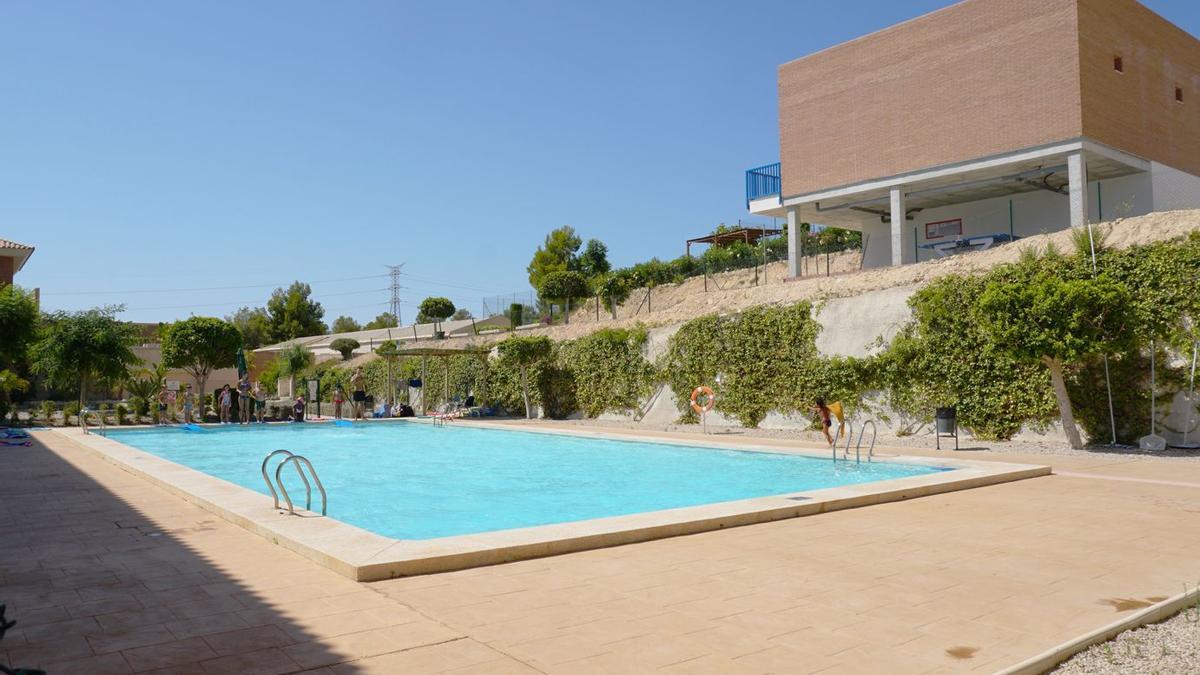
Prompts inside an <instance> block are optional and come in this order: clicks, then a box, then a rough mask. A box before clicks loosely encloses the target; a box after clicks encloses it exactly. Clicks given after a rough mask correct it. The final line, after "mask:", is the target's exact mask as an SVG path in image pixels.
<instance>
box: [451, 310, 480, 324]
mask: <svg viewBox="0 0 1200 675" xmlns="http://www.w3.org/2000/svg"><path fill="white" fill-rule="evenodd" d="M450 318H451V319H452V320H454V321H463V320H465V319H474V318H475V316H474V315H473V314H471V310H469V309H467V308H466V307H459V308H458V309H457V310H455V311H454V316H451V317H450Z"/></svg>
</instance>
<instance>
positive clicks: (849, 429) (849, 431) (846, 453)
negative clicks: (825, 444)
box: [833, 418, 854, 462]
mask: <svg viewBox="0 0 1200 675" xmlns="http://www.w3.org/2000/svg"><path fill="white" fill-rule="evenodd" d="M843 428H844V429H845V430H846V449H845V450H843V451H842V458H843V459H847V458H849V457H850V439H852V438H853V437H854V425H853V424H851V422H850V419H849V418H846V419H844V420H842V423H841V424H840V425H838V433H841V431H842V429H843ZM833 461H835V462H836V461H837V443H836V442H835V443H834V444H833Z"/></svg>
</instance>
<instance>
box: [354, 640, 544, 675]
mask: <svg viewBox="0 0 1200 675" xmlns="http://www.w3.org/2000/svg"><path fill="white" fill-rule="evenodd" d="M506 661H507V662H512V659H509V658H507V657H505V656H504V655H503V654H501V653H500V652H497V651H495V650H494V649H490V648H488V647H487V646H485V645H483V644H481V643H479V642H477V641H475V640H472V639H470V638H461V639H456V640H452V641H448V642H443V643H440V644H436V645H430V646H426V647H414V648H411V649H405V650H403V651H397V652H393V653H390V654H384V655H381V656H374V657H370V658H365V659H361V660H359V661H354V662H353V663H346V664H342V665H340V666H335V667H334V668H333V670H334V672H336V673H342V674H344V675H360V674H368V673H379V674H380V675H391V674H392V673H440V672H443V671H450V670H453V671H454V672H460V671H462V670H463V669H469V668H474V667H476V666H478V667H481V668H483V667H484V666H489V667H488V668H486V669H482V670H479V671H477V672H498V671H501V670H502V668H503V666H504V663H505V662H506ZM506 672H513V673H516V672H525V671H519V670H512V669H509V670H507V671H506ZM530 672H535V671H530Z"/></svg>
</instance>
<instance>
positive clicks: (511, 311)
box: [505, 302, 525, 329]
mask: <svg viewBox="0 0 1200 675" xmlns="http://www.w3.org/2000/svg"><path fill="white" fill-rule="evenodd" d="M505 314H506V315H507V316H508V321H509V323H510V324H512V327H513V329H516V327H517V326H520V325H521V321H522V320H523V319H524V318H525V305H523V304H521V303H519V302H514V303H513V304H511V305H509V306H508V311H507V312H505Z"/></svg>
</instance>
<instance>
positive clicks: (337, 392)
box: [333, 384, 346, 420]
mask: <svg viewBox="0 0 1200 675" xmlns="http://www.w3.org/2000/svg"><path fill="white" fill-rule="evenodd" d="M345 400H346V395H345V394H343V393H342V385H340V384H339V385H337V386H336V387H334V389H333V417H334V419H339V420H340V419H342V402H343V401H345Z"/></svg>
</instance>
